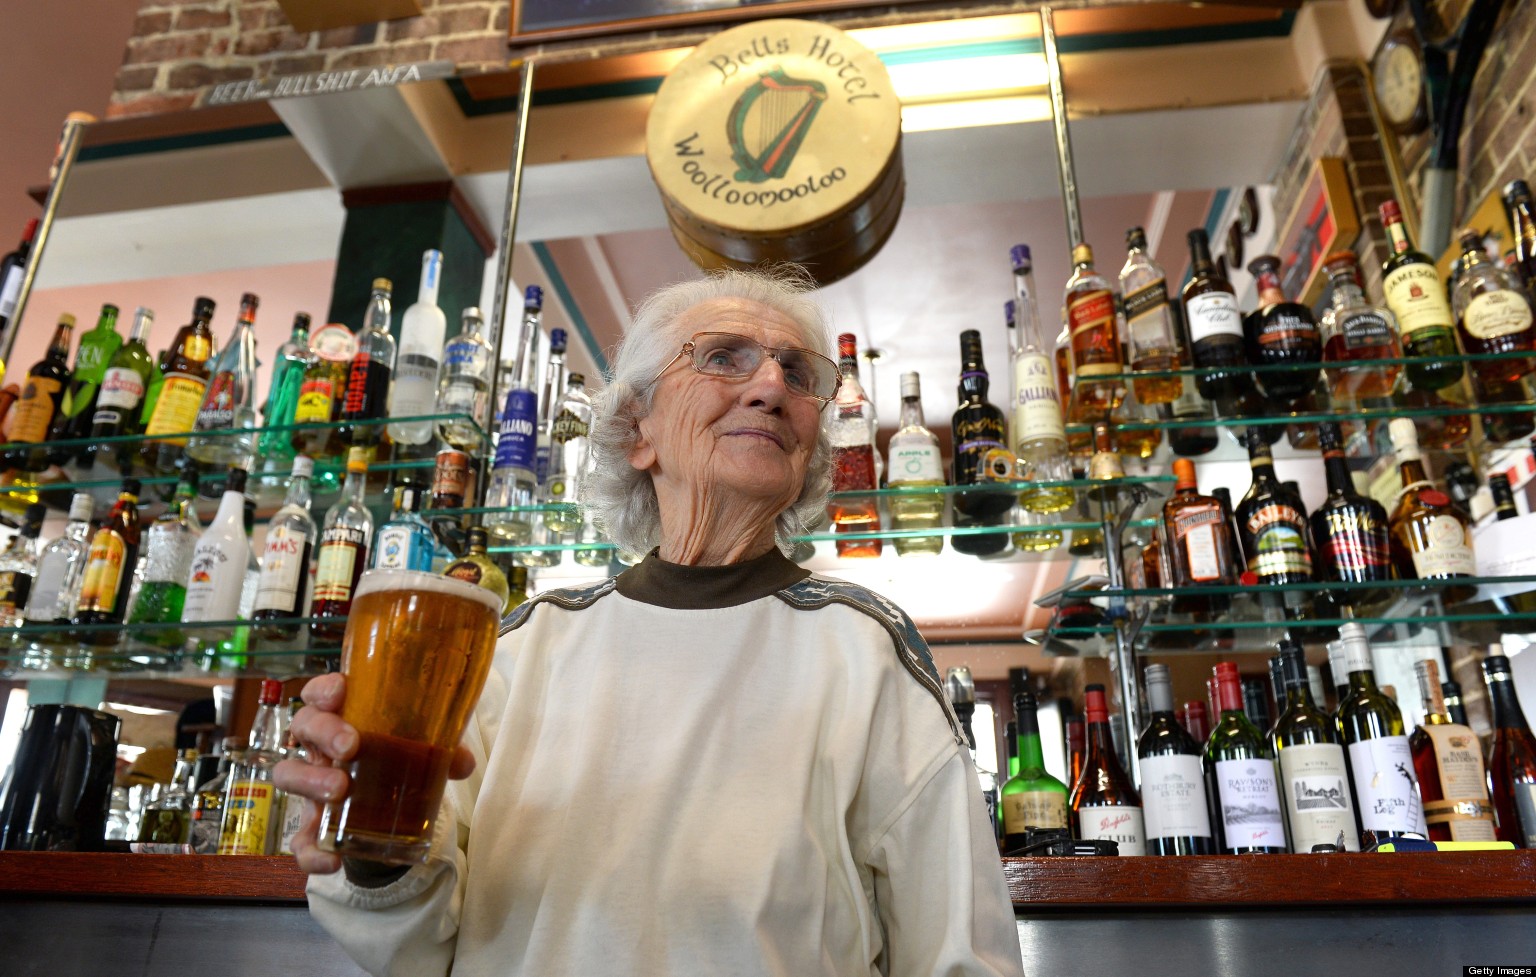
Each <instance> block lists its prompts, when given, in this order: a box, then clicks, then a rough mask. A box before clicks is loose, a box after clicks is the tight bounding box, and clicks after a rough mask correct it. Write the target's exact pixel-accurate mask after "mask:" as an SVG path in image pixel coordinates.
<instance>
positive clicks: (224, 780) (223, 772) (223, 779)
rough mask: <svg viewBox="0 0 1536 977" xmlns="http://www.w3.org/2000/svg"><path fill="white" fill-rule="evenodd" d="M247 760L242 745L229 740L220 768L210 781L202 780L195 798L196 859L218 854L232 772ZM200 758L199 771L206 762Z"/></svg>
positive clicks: (193, 801)
mask: <svg viewBox="0 0 1536 977" xmlns="http://www.w3.org/2000/svg"><path fill="white" fill-rule="evenodd" d="M244 756H245V750H244V749H242V748H241V745H240V741H239V740H236V739H234V738H232V737H226V738H225V739H224V741H223V743H222V744H221V749H220V752H219V754H218V757H217V760H218V766H217V767H216V769H215V770H214V772H213V774H212V775H211V776H209V777H208V778H207V779H200V780H199V783H198V785H197V790H196V791H195V792H194V793H193V794H192V840H191V844H192V852H193V854H197V855H216V854H218V852H219V835H220V833H221V832H222V830H223V828H224V793H225V790H226V788H227V787H228V785H229V771H230V768H231V767H233V766H234V765H235V764H236V763H239V762H240V760H241V759H242V758H244ZM206 759H208V758H207V757H199V758H198V769H199V771H201V770H202V769H203V766H204V763H203V761H204V760H206Z"/></svg>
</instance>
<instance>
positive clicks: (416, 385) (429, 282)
mask: <svg viewBox="0 0 1536 977" xmlns="http://www.w3.org/2000/svg"><path fill="white" fill-rule="evenodd" d="M442 274H443V253H442V252H441V251H437V250H429V251H426V252H423V254H422V256H421V288H420V291H418V292H417V293H416V302H415V304H413V305H411V306H410V307H409V308H407V309H406V310H405V315H404V316H402V317H401V319H400V355H399V356H398V357H397V358H396V360H395V378H394V386H392V387H391V388H390V391H389V416H390V417H422V416H426V415H429V414H431V413H432V408H433V404H434V402H435V401H436V392H437V374H438V359H437V357H438V354H439V353H441V352H442V350H443V337H444V335H445V334H446V333H447V331H448V320H447V318H446V317H445V316H444V315H443V310H442V309H440V308H438V307H437V288H438V283H439V281H440V279H441V278H442ZM389 436H390V437H391V438H392V439H394V441H395V442H396V443H397V444H426V443H427V442H428V441H430V440H431V439H432V422H431V421H412V422H410V423H408V424H391V425H389Z"/></svg>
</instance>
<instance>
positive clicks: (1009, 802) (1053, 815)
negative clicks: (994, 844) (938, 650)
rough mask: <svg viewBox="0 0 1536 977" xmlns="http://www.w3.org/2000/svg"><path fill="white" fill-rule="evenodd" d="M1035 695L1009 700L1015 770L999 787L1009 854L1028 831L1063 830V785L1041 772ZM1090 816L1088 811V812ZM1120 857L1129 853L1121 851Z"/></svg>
mask: <svg viewBox="0 0 1536 977" xmlns="http://www.w3.org/2000/svg"><path fill="white" fill-rule="evenodd" d="M1037 709H1038V706H1037V704H1036V702H1035V694H1034V693H1033V692H1030V691H1029V690H1027V689H1026V690H1024V691H1022V692H1019V693H1017V694H1016V695H1014V697H1013V714H1014V716H1016V717H1017V719H1016V721H1017V723H1018V756H1019V771H1018V773H1017V774H1014V775H1013V776H1011V777H1009V778H1008V781H1007V782H1006V783H1004V784H1003V787H1002V793H1001V798H1000V800H1001V804H1002V808H1003V851H1004V852H1009V851H1013V850H1015V849H1017V848H1019V847H1020V846H1022V845H1023V844H1024V842H1025V840H1026V837H1027V836H1026V834H1025V831H1026V829H1028V828H1062V829H1067V828H1068V827H1069V822H1068V820H1067V785H1066V784H1063V783H1062V782H1061V781H1059V780H1057V779H1056V778H1055V777H1053V776H1051V774H1050V772H1049V771H1048V770H1046V769H1045V755H1044V754H1043V753H1042V752H1041V748H1040V717H1039V714H1038V712H1037ZM1089 817H1092V812H1090V813H1089ZM1123 854H1131V853H1130V852H1124V853H1123Z"/></svg>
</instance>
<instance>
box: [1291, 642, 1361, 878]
mask: <svg viewBox="0 0 1536 977" xmlns="http://www.w3.org/2000/svg"><path fill="white" fill-rule="evenodd" d="M1279 657H1280V665H1281V670H1282V673H1283V676H1284V681H1285V709H1284V711H1282V712H1281V713H1280V718H1279V719H1276V720H1275V728H1274V729H1273V730H1272V731H1271V733H1270V736H1271V738H1272V739H1273V740H1274V744H1275V757H1276V759H1277V761H1278V762H1279V765H1280V796H1281V797H1282V798H1283V799H1284V800H1285V813H1286V821H1287V823H1289V824H1290V829H1291V830H1290V835H1291V847H1292V848H1294V849H1295V850H1296V852H1297V853H1298V854H1306V853H1308V852H1310V851H1312V848H1313V846H1315V845H1337V844H1339V840H1340V839H1341V838H1342V839H1343V849H1344V850H1345V851H1359V850H1360V836H1359V834H1358V833H1357V832H1356V829H1355V810H1354V805H1353V804H1351V803H1350V799H1349V793H1350V792H1349V773H1348V768H1347V767H1346V766H1345V760H1344V747H1343V746H1342V745H1341V744H1340V743H1339V731H1338V728H1337V727H1336V726H1335V725H1334V722H1333V720H1332V719H1331V718H1329V716H1328V714H1327V713H1325V712H1323V711H1322V710H1321V709H1319V708H1318V707H1317V705H1316V703H1314V702H1313V701H1312V689H1311V687H1310V686H1309V685H1308V682H1307V662H1306V659H1305V658H1303V657H1302V651H1301V645H1300V644H1299V643H1297V642H1296V641H1295V639H1293V638H1291V637H1289V636H1287V637H1285V638H1283V639H1281V641H1280V656H1279Z"/></svg>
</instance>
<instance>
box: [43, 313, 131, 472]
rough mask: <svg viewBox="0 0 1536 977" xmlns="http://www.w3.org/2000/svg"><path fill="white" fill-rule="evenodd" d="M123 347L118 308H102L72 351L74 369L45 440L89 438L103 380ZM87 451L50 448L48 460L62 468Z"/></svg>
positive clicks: (75, 446)
mask: <svg viewBox="0 0 1536 977" xmlns="http://www.w3.org/2000/svg"><path fill="white" fill-rule="evenodd" d="M122 345H123V337H122V336H120V335H118V332H117V306H115V305H111V304H108V305H103V306H102V307H101V315H100V316H99V317H98V318H97V320H96V328H95V329H92V330H90V331H89V332H87V333H84V334H83V335H81V337H80V347H79V348H78V349H76V350H75V369H74V372H73V373H72V374H71V375H70V378H69V386H68V387H67V388H66V389H65V391H64V399H63V400H61V401H60V402H59V409H58V410H57V411H56V412H55V413H54V415H53V422H52V423H51V424H50V425H49V428H48V440H49V441H50V442H58V441H64V440H73V439H77V438H79V439H84V438H87V437H89V436H90V433H91V422H92V421H94V420H95V418H96V400H97V396H98V394H99V393H100V392H101V384H102V380H103V379H104V378H105V377H106V373H107V367H108V366H109V365H111V362H112V357H113V356H114V355H115V354H116V353H117V351H118V348H119V347H121V346H122ZM86 454H87V452H86V451H85V449H84V446H82V445H69V446H59V445H50V448H49V451H48V455H47V457H48V461H49V463H50V464H54V465H62V464H65V463H66V462H68V461H70V460H72V459H74V458H83V457H84V456H86Z"/></svg>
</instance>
